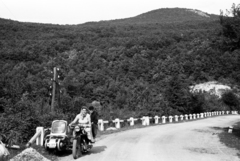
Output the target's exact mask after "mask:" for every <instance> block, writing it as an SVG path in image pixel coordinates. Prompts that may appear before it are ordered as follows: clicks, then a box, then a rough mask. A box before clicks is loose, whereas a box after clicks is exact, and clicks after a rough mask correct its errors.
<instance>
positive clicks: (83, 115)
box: [69, 106, 93, 142]
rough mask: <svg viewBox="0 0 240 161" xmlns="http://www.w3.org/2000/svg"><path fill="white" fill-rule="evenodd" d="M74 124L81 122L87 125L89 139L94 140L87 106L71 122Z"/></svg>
mask: <svg viewBox="0 0 240 161" xmlns="http://www.w3.org/2000/svg"><path fill="white" fill-rule="evenodd" d="M73 124H80V125H83V126H85V127H86V128H85V131H86V132H87V135H88V139H89V140H90V141H91V142H93V137H92V132H91V117H90V115H89V114H88V113H87V107H85V106H83V107H82V109H81V112H80V113H79V114H78V115H77V116H76V117H75V119H74V120H73V121H72V122H71V123H70V124H69V126H72V125H73Z"/></svg>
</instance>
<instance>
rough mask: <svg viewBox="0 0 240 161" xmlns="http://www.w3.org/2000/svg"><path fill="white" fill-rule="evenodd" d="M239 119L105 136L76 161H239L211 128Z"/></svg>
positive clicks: (66, 158)
mask: <svg viewBox="0 0 240 161" xmlns="http://www.w3.org/2000/svg"><path fill="white" fill-rule="evenodd" d="M239 121H240V115H228V116H217V117H211V118H206V119H201V120H196V121H190V122H185V123H177V124H165V125H156V126H150V127H146V128H140V129H133V130H129V131H124V132H119V133H114V134H111V135H105V136H102V137H101V138H99V140H98V141H97V142H96V143H95V144H94V147H93V149H92V150H91V152H90V153H88V154H86V155H83V156H82V157H81V158H79V159H77V160H76V161H78V160H79V161H89V160H91V161H179V160H181V161H240V158H239V157H238V156H237V155H238V154H239V153H240V152H238V151H237V150H235V149H231V148H228V147H226V146H225V145H224V144H222V143H220V141H219V138H218V136H217V135H216V134H217V133H219V132H220V131H219V130H217V128H214V127H228V126H230V125H233V124H234V123H236V122H239ZM59 160H60V161H70V160H73V159H72V156H71V155H69V156H64V157H59Z"/></svg>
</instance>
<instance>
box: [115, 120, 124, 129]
mask: <svg viewBox="0 0 240 161" xmlns="http://www.w3.org/2000/svg"><path fill="white" fill-rule="evenodd" d="M113 122H114V123H115V127H116V128H117V129H120V128H121V122H123V120H120V119H119V118H116V119H115V120H113Z"/></svg>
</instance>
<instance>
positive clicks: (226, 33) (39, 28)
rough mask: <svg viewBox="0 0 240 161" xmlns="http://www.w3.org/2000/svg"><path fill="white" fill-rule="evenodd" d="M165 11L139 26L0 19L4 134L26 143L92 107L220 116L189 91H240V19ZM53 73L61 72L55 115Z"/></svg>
mask: <svg viewBox="0 0 240 161" xmlns="http://www.w3.org/2000/svg"><path fill="white" fill-rule="evenodd" d="M235 9H239V6H235ZM160 11H161V12H157V11H154V12H150V13H147V15H146V17H148V18H147V19H144V18H143V20H142V21H141V23H140V18H141V17H144V15H141V16H139V17H140V18H139V17H135V18H133V19H126V20H114V21H106V22H98V23H97V22H91V23H86V24H82V25H74V26H70V25H66V26H60V25H50V24H33V23H21V22H15V21H10V20H4V19H0V35H1V36H0V57H1V59H0V113H1V114H0V122H1V123H3V124H4V125H3V126H2V127H1V129H0V133H7V134H9V135H10V136H12V137H15V138H17V141H20V142H24V141H27V139H29V136H31V135H32V133H33V132H34V130H35V127H36V126H37V125H43V126H49V125H50V121H52V119H54V118H61V119H66V120H68V121H69V120H70V119H73V117H74V116H75V115H76V113H78V112H79V110H80V108H81V106H82V105H86V104H88V103H90V102H92V101H93V100H98V101H100V102H101V104H102V106H103V107H102V109H101V111H99V112H100V116H101V117H102V118H106V119H107V118H110V114H112V113H114V115H115V116H116V117H121V118H127V117H130V116H133V115H134V116H136V117H138V116H142V115H145V114H146V113H147V114H149V115H156V114H157V115H170V114H181V113H191V112H202V111H204V110H218V108H221V109H222V107H221V106H219V105H216V104H214V103H213V102H208V103H206V102H204V96H203V95H199V96H196V95H192V94H191V93H190V92H189V88H188V87H189V86H190V85H193V84H196V83H200V82H205V81H212V80H216V81H220V82H222V83H226V84H235V85H238V84H239V82H240V49H239V46H240V45H239V42H240V41H239V35H240V31H239V24H240V23H239V12H236V14H234V16H233V17H226V16H222V17H221V18H220V20H221V23H219V19H217V18H216V16H214V15H207V16H206V17H202V16H200V15H198V14H196V13H195V12H190V11H186V9H172V12H173V13H174V14H169V12H171V10H168V9H167V10H166V9H165V10H160ZM233 11H234V12H233V13H235V10H233ZM237 11H239V10H237ZM185 12H187V13H185ZM164 13H165V15H164ZM154 14H157V15H162V16H163V17H164V16H166V14H168V16H167V17H168V18H160V20H157V19H156V16H154ZM176 15H178V16H182V17H179V19H177V18H176ZM186 16H189V17H186ZM151 19H153V20H152V21H150V20H151ZM171 20H172V21H171ZM177 20H181V21H177ZM55 66H56V67H59V68H60V72H61V73H58V74H60V78H59V79H58V82H59V83H60V84H59V85H58V86H57V91H58V92H57V98H58V100H59V101H57V102H58V103H56V115H52V114H49V111H50V103H51V98H50V96H49V93H51V90H52V89H51V88H50V86H51V85H52V82H51V78H52V74H51V72H50V71H51V70H52V69H53V67H55ZM60 91H61V93H60ZM206 98H209V97H206ZM208 100H210V99H208ZM196 102H197V103H196ZM39 114H41V115H39ZM9 122H10V124H9ZM5 124H6V125H5ZM29 129H31V130H32V133H27V134H25V132H26V131H27V130H29ZM22 134H24V135H22Z"/></svg>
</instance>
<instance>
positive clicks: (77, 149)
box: [72, 138, 82, 159]
mask: <svg viewBox="0 0 240 161" xmlns="http://www.w3.org/2000/svg"><path fill="white" fill-rule="evenodd" d="M72 155H73V158H74V159H77V158H78V157H81V156H82V148H81V144H80V138H78V139H74V140H73V147H72Z"/></svg>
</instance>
